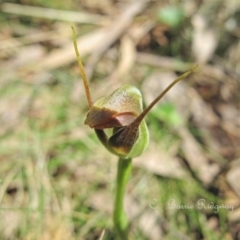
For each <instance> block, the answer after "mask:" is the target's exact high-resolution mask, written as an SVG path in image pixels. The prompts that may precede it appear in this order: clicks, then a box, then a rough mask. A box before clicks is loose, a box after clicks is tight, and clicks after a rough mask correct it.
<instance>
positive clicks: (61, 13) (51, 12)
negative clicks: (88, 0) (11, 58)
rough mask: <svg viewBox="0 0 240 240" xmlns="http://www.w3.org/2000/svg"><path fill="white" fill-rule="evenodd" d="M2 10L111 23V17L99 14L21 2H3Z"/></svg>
mask: <svg viewBox="0 0 240 240" xmlns="http://www.w3.org/2000/svg"><path fill="white" fill-rule="evenodd" d="M1 10H2V11H3V12H7V13H13V14H17V15H25V16H30V17H39V18H47V19H53V20H61V21H67V22H76V23H91V24H97V25H107V24H109V21H110V20H109V19H108V18H107V17H103V16H101V15H97V14H90V13H81V12H73V11H66V10H56V9H50V8H42V7H32V6H23V5H20V4H13V3H3V4H1Z"/></svg>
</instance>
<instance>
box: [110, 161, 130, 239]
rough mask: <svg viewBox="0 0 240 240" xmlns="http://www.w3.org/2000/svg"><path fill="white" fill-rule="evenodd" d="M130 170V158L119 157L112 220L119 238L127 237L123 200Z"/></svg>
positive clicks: (126, 221) (127, 225)
mask: <svg viewBox="0 0 240 240" xmlns="http://www.w3.org/2000/svg"><path fill="white" fill-rule="evenodd" d="M131 171H132V159H131V158H128V159H123V158H119V160H118V172H117V181H116V195H115V202H114V213H113V221H114V227H115V230H116V231H117V234H118V236H119V238H120V239H121V240H127V239H128V227H129V223H128V219H127V216H126V213H125V211H124V205H123V200H124V194H125V189H126V185H127V182H128V180H129V178H130V175H131Z"/></svg>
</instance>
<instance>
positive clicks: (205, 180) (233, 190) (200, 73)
mask: <svg viewBox="0 0 240 240" xmlns="http://www.w3.org/2000/svg"><path fill="white" fill-rule="evenodd" d="M71 26H74V28H75V30H76V33H77V42H78V47H79V50H80V53H81V56H82V60H83V63H84V66H85V70H86V72H87V76H88V80H89V84H90V88H91V92H92V95H93V100H94V101H95V100H97V99H99V98H100V97H102V96H107V95H109V94H111V93H112V91H114V90H115V89H117V88H118V87H119V86H121V85H123V84H131V85H134V86H136V87H138V88H139V89H140V90H141V92H142V94H143V100H144V106H147V105H148V104H149V103H150V102H151V101H152V100H153V99H154V97H156V96H157V95H158V94H159V93H160V92H161V91H163V89H164V88H165V87H166V86H167V85H168V84H169V83H170V82H172V81H173V80H174V79H175V78H176V77H177V76H178V75H180V74H181V73H183V72H185V71H187V70H188V69H190V68H191V67H192V66H193V65H194V64H196V63H198V64H199V67H198V69H197V70H196V71H195V73H194V74H192V75H191V76H189V77H188V78H187V79H185V80H183V81H182V82H180V83H179V84H177V85H176V86H174V88H173V89H171V91H170V92H169V93H168V94H167V95H166V96H165V97H164V99H162V101H161V102H160V103H159V104H157V106H155V107H154V109H152V111H151V112H150V113H149V114H148V116H147V117H146V121H147V125H148V126H149V131H150V136H151V140H150V144H149V147H148V148H147V150H146V151H145V152H144V154H143V155H142V156H140V157H139V158H136V159H134V163H133V164H134V167H133V173H132V177H131V180H130V182H129V184H128V188H127V195H126V209H127V212H128V216H129V218H130V219H131V229H130V239H139V240H145V239H146V240H147V239H149V240H159V239H169V240H170V239H218V240H219V239H227V240H230V239H240V198H239V197H240V188H239V186H240V185H239V183H240V111H239V110H240V61H239V60H240V1H238V0H229V1H224V0H214V1H201V0H198V1H191V0H182V1H176V0H175V1H173V0H172V1H171V0H164V1H154V0H152V1H150V0H138V1H130V0H119V1H117V0H102V1H96V0H88V1H87V0H86V1H73V0H69V1H64V0H59V1H47V0H16V1H14V0H12V1H1V3H0V86H1V87H0V124H1V128H0V137H1V142H0V143H1V144H0V166H1V167H0V239H4V240H5V239H6V240H15V239H24V240H32V239H34V240H35V239H36V240H48V239H51V240H66V239H68V240H71V239H89V240H94V239H107V240H110V239H116V235H115V233H114V231H113V223H112V205H113V198H114V186H115V176H116V166H117V157H115V156H113V155H111V154H110V153H109V152H107V150H106V149H104V148H103V147H102V145H101V144H100V142H99V141H98V139H97V137H96V136H95V134H94V131H93V130H92V129H90V128H89V127H88V126H86V125H84V123H83V122H84V119H85V117H86V114H87V111H88V104H87V101H86V97H85V92H84V88H83V84H82V80H81V76H80V71H79V68H78V65H77V60H76V57H75V53H74V49H73V43H72V36H71Z"/></svg>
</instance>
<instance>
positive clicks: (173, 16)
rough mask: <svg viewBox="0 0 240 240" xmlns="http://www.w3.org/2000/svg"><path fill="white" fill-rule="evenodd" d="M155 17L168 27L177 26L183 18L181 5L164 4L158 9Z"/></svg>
mask: <svg viewBox="0 0 240 240" xmlns="http://www.w3.org/2000/svg"><path fill="white" fill-rule="evenodd" d="M157 18H158V20H159V21H160V22H161V23H165V24H167V25H168V26H170V27H173V28H175V27H178V26H179V25H180V24H181V23H182V21H183V20H184V18H185V14H184V11H183V9H182V8H181V7H177V6H166V7H164V8H161V9H160V10H159V11H158V14H157Z"/></svg>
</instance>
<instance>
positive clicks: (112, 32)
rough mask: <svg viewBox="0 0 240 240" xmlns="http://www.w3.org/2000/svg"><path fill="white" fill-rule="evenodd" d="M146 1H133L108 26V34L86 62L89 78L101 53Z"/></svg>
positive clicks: (122, 30) (119, 34)
mask: <svg viewBox="0 0 240 240" xmlns="http://www.w3.org/2000/svg"><path fill="white" fill-rule="evenodd" d="M148 2H149V0H141V1H134V2H133V3H131V4H130V5H129V6H127V7H126V10H125V11H124V12H123V13H122V14H121V15H120V16H119V17H118V18H117V19H116V20H115V21H114V23H113V24H112V25H111V26H110V27H109V31H108V32H109V34H107V35H106V36H105V38H104V40H103V42H102V44H101V46H100V47H99V48H98V49H97V50H96V51H95V52H94V53H93V54H92V56H91V57H90V59H89V61H88V63H87V67H86V72H87V76H88V79H89V80H90V79H91V77H92V74H93V71H94V69H95V66H96V64H97V63H98V62H99V60H100V58H101V57H102V55H103V54H104V53H105V52H106V51H107V50H108V49H109V48H110V46H111V45H112V44H113V43H114V42H115V41H116V40H117V39H118V38H119V37H120V36H121V35H122V34H123V33H124V31H125V30H126V29H127V28H128V27H129V25H130V24H131V22H132V19H133V18H134V16H136V15H137V14H139V13H140V12H141V11H143V10H144V8H145V6H146V4H147V3H148Z"/></svg>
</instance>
